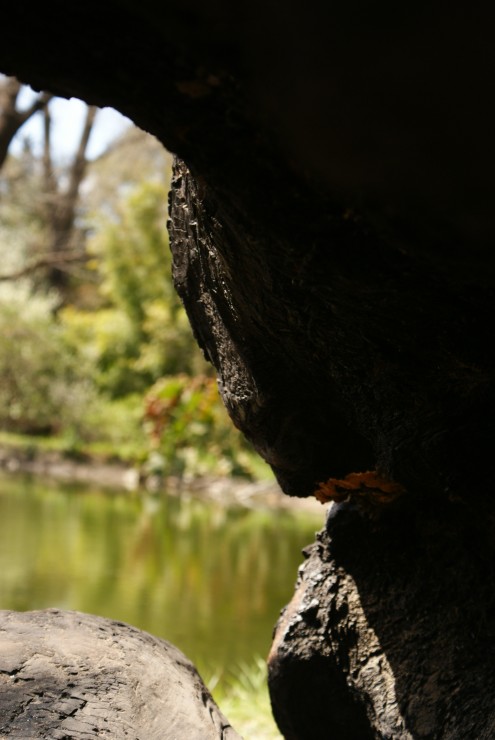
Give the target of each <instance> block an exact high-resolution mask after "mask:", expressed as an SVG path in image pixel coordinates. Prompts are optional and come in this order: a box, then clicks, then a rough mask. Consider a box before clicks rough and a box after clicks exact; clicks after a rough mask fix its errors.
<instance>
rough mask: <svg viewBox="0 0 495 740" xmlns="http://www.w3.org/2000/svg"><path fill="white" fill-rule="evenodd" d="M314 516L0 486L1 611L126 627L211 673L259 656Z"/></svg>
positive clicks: (9, 483)
mask: <svg viewBox="0 0 495 740" xmlns="http://www.w3.org/2000/svg"><path fill="white" fill-rule="evenodd" d="M322 519H323V515H322V517H321V518H319V517H316V516H313V515H311V516H310V515H308V514H304V513H301V512H298V513H297V514H296V513H290V512H285V511H251V510H246V509H241V508H231V509H228V510H227V509H224V508H222V507H220V506H219V505H216V504H214V503H211V502H203V501H199V500H197V499H187V500H185V499H182V500H179V499H178V498H169V497H165V496H163V497H161V496H160V497H153V496H144V497H143V495H142V494H140V495H138V494H130V493H128V492H125V493H108V492H103V491H98V490H94V489H93V490H88V489H81V488H77V489H76V488H69V487H64V488H62V487H60V486H54V485H50V486H47V485H46V484H42V483H40V482H39V481H29V480H19V479H18V478H16V479H14V478H11V477H1V478H0V608H2V609H17V610H25V609H39V608H44V607H49V606H56V607H60V608H64V609H78V610H81V611H86V612H91V613H94V614H100V615H103V616H107V617H112V618H115V619H119V620H122V621H126V622H130V623H131V624H134V625H136V626H138V627H141V628H142V629H145V630H148V631H149V632H152V633H153V634H155V635H158V636H160V637H164V638H166V639H168V640H170V641H171V642H173V643H175V644H176V645H178V647H180V648H181V649H182V650H184V652H185V653H186V654H187V655H188V656H189V657H190V658H191V659H192V660H193V661H194V662H195V663H196V664H197V665H198V667H199V668H200V670H202V671H204V672H206V673H212V672H215V673H220V674H222V675H226V674H227V673H228V670H229V668H234V669H235V666H236V665H237V664H238V663H240V662H245V661H246V662H248V661H250V660H252V658H253V656H255V655H263V656H264V655H266V653H267V651H268V649H269V645H270V639H271V632H272V628H273V625H274V623H275V620H276V618H277V615H278V613H279V611H280V608H281V607H282V606H283V605H284V604H285V603H286V602H287V600H288V599H289V598H290V596H291V594H292V591H293V587H294V581H295V578H296V573H297V567H298V565H299V563H300V562H301V560H302V557H301V548H302V547H304V546H305V545H306V544H308V543H309V542H311V541H312V540H313V539H314V533H315V531H316V530H317V529H318V528H320V526H321V525H322Z"/></svg>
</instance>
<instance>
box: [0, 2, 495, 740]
mask: <svg viewBox="0 0 495 740" xmlns="http://www.w3.org/2000/svg"><path fill="white" fill-rule="evenodd" d="M493 14H494V11H493V10H492V8H489V7H485V8H482V9H480V8H476V9H474V8H472V9H471V8H470V9H466V8H464V9H463V12H462V13H460V12H459V13H457V12H456V11H455V10H454V9H451V8H449V9H447V10H445V9H444V8H440V7H433V8H432V7H428V8H423V7H421V6H418V5H417V4H412V3H406V5H404V4H402V5H400V6H393V7H392V6H391V5H390V4H389V3H384V2H382V3H379V4H378V5H374V6H373V8H371V7H370V6H369V4H368V3H365V2H363V1H362V0H361V2H360V1H359V0H358V1H357V2H354V3H351V4H346V5H343V6H339V7H336V6H335V7H334V6H332V5H331V6H330V7H329V6H328V3H323V2H313V3H309V4H306V5H304V7H303V6H300V7H293V8H292V7H291V8H284V11H283V13H282V12H281V10H280V6H279V4H277V3H275V2H273V0H269V1H268V2H264V3H262V4H261V3H257V2H254V3H253V2H250V3H244V2H241V3H240V4H237V5H236V8H235V14H234V9H232V8H231V7H230V5H229V4H228V3H225V2H222V0H218V2H215V3H212V4H208V6H207V7H206V6H205V5H204V4H203V3H199V2H195V0H192V2H189V3H187V4H186V5H182V6H181V7H180V9H179V8H176V7H168V6H165V5H164V6H163V7H162V6H160V7H157V6H156V4H155V3H152V2H146V1H145V2H142V3H140V5H139V7H137V6H134V5H133V4H131V3H128V2H126V3H120V4H117V3H115V2H111V1H107V2H104V3H98V4H96V3H95V2H89V3H85V4H84V6H81V7H77V8H71V10H70V11H67V10H66V9H64V6H63V5H62V3H60V2H56V1H51V2H48V3H46V4H45V6H44V8H43V13H42V14H41V13H33V14H32V15H26V13H25V12H22V8H20V7H16V6H11V7H9V8H7V9H5V10H4V12H3V22H4V27H5V28H6V29H9V32H8V34H5V38H4V40H3V43H2V47H1V49H0V69H1V70H2V71H3V72H5V73H7V74H13V75H17V76H18V77H19V78H20V79H21V80H22V81H23V82H28V83H30V84H32V85H34V86H35V88H37V89H43V90H49V91H50V92H51V93H53V94H57V95H66V96H70V95H77V96H79V97H82V98H83V99H85V100H86V101H87V102H88V103H90V104H94V105H113V106H115V107H116V108H118V109H119V110H121V111H122V112H123V113H125V114H126V115H128V116H130V117H131V118H132V119H133V120H134V121H135V122H136V123H137V124H138V125H140V126H142V127H143V128H145V129H146V130H148V131H150V132H151V133H153V134H155V135H156V136H157V137H158V138H159V139H160V140H161V141H162V142H163V143H164V144H165V145H166V146H167V147H168V148H169V149H170V150H171V151H173V152H175V153H176V154H177V155H178V156H179V157H180V160H178V161H177V164H176V169H175V177H174V184H173V190H172V195H171V203H170V219H171V221H170V227H169V228H170V234H171V244H172V251H173V259H174V275H175V281H176V286H177V289H178V291H179V294H180V295H181V297H182V299H183V302H184V304H185V306H186V309H187V311H188V314H189V317H190V320H191V323H192V326H193V328H194V331H195V334H196V338H197V340H198V342H199V344H200V345H201V347H202V349H203V351H204V353H205V355H206V356H207V358H208V359H209V360H210V361H211V362H212V363H213V364H214V366H215V367H216V369H217V372H218V377H219V384H220V389H221V393H222V396H223V400H224V402H225V405H226V407H227V409H228V411H229V413H230V415H231V417H232V419H233V422H234V423H235V424H236V426H238V427H239V428H240V429H241V430H242V431H243V432H244V434H245V435H246V436H247V437H248V438H249V439H250V440H251V441H252V442H253V444H254V446H255V447H256V449H257V450H258V451H259V452H260V454H261V455H262V456H263V457H264V458H265V459H266V460H267V461H268V462H269V463H270V464H271V465H272V467H273V469H274V471H275V473H276V475H277V478H278V480H279V482H280V484H281V486H282V488H283V490H284V491H285V492H286V493H288V494H290V495H298V496H308V495H311V494H312V493H314V492H315V491H316V490H317V489H319V496H320V497H322V498H327V499H333V500H335V501H336V502H337V504H336V505H335V506H336V508H338V510H339V512H340V513H339V514H338V516H336V517H334V519H333V520H332V523H331V524H329V527H328V530H327V531H326V533H325V534H324V535H322V540H320V543H319V545H318V547H319V550H318V557H316V555H314V556H313V555H312V556H311V558H310V560H311V563H312V565H311V568H315V569H316V570H318V569H319V572H320V574H325V578H324V582H325V583H326V584H327V586H328V588H327V590H324V589H323V592H321V593H318V594H317V595H313V594H312V595H311V599H315V600H316V601H317V602H318V608H316V607H315V608H316V611H315V608H314V609H313V611H311V609H310V610H309V612H308V611H304V610H303V614H306V616H308V614H309V615H310V616H309V618H308V619H306V621H304V619H303V618H302V617H301V613H300V612H299V611H298V609H299V607H301V608H302V606H301V605H304V604H305V603H306V602H305V601H304V599H303V601H302V602H300V603H299V606H298V607H297V606H294V605H292V608H293V610H295V611H294V615H295V617H296V616H299V617H301V619H300V620H299V621H297V620H296V622H295V623H294V624H296V626H297V625H300V626H299V627H297V629H296V627H294V629H293V630H292V628H290V623H289V622H290V620H289V622H288V623H287V624H286V625H285V628H284V627H283V625H282V627H279V629H282V630H283V629H285V630H286V632H287V630H288V634H294V641H293V644H292V647H291V646H290V645H288V643H287V640H285V638H283V639H278V642H277V643H276V645H275V646H274V656H275V657H274V658H273V660H272V666H273V667H272V670H271V680H272V698H273V704H274V708H275V714H276V718H277V721H278V722H279V725H280V727H281V729H282V731H283V733H284V734H285V736H286V737H288V738H302V737H308V738H309V737H311V738H317V737H329V736H332V737H334V736H335V737H364V735H363V734H362V732H363V727H366V728H367V730H366V731H367V732H369V733H370V736H371V737H373V736H375V737H408V736H412V737H459V738H461V737H462V738H468V737H469V738H478V737H489V736H491V733H492V731H493V721H494V719H493V710H494V702H493V695H492V694H491V683H490V681H488V680H487V681H485V682H483V683H482V684H480V683H479V677H478V678H477V677H476V671H474V670H468V669H467V668H468V666H467V662H468V660H469V658H468V656H469V655H471V656H482V655H484V656H485V659H486V655H488V654H491V653H490V651H491V650H492V647H491V646H492V645H493V641H492V640H491V639H490V635H492V634H493V619H494V612H493V606H492V596H491V594H493V588H492V586H493V569H492V568H491V567H490V563H492V562H493V545H492V541H493V538H492V537H491V530H492V522H493V503H492V499H493V495H492V481H491V478H492V475H491V471H490V462H489V461H490V453H491V448H492V443H493V438H494V428H493V427H494V418H495V413H494V412H495V408H494V405H495V393H494V387H493V367H494V350H493V342H492V338H491V324H492V318H493V310H494V308H493V307H494V301H493V287H494V277H495V276H494V258H493V238H494V235H495V234H494V232H495V219H494V217H493V202H494V196H495V192H494V191H495V181H494V180H493V171H494V164H495V162H494V158H495V156H494V155H495V150H494V139H493V135H492V132H493V128H494V125H493V124H494V120H493V118H494V113H493V109H492V108H493V106H492V104H491V100H490V96H489V93H488V91H489V90H490V86H491V73H492V69H493V62H494V61H495V60H494V59H493V56H494V54H495V51H494V47H493V43H492V40H491V33H490V31H489V29H491V28H492V27H493V21H494V18H493ZM40 37H41V38H43V42H44V53H43V55H40V54H39V51H38V48H39V45H37V44H36V43H35V41H36V40H37V39H39V38H40ZM371 471H374V472H371ZM322 483H323V484H325V485H323V486H322V485H321V484H322ZM377 533H379V534H377ZM394 533H395V534H394ZM397 533H401V536H396V535H397ZM345 542H347V543H349V544H348V545H347V546H346V545H345V544H342V543H345ZM350 543H352V548H351V547H350ZM452 543H456V544H455V547H453V546H452ZM473 543H475V544H473ZM444 547H445V548H449V552H450V555H449V558H450V559H449V558H447V559H446V557H445V555H444V549H443V548H444ZM346 548H347V549H346ZM351 550H352V552H351ZM404 551H405V552H407V553H408V555H409V557H408V558H406V559H404ZM360 557H362V558H363V560H362V561H361V560H359V558H360ZM318 558H319V560H320V561H321V564H320V565H318V564H315V563H316V560H317V559H318ZM311 568H310V570H311ZM325 568H327V569H329V570H328V571H326V570H325ZM411 568H413V570H412V571H411V570H410V569H411ZM332 569H333V570H332ZM370 569H371V572H370ZM330 571H331V573H330ZM332 573H333V575H332ZM335 574H337V575H335ZM468 574H471V575H472V576H473V578H475V581H476V582H478V581H477V580H476V579H479V583H480V584H482V588H481V587H480V588H478V589H476V591H475V593H473V594H470V599H471V600H472V602H473V606H472V608H471V610H468V611H469V614H468V616H467V618H466V620H463V619H462V618H460V615H461V616H462V613H463V612H464V611H465V610H467V605H466V599H467V595H466V591H465V581H464V579H465V578H467V577H468ZM327 576H328V577H327ZM337 576H338V577H337ZM320 580H321V579H320ZM314 583H318V580H316V581H315V580H314V579H313V585H314ZM440 583H443V584H445V583H448V584H449V588H448V589H445V588H435V585H438V584H440ZM332 584H333V585H332ZM366 584H367V585H366ZM370 584H373V588H371V586H370ZM418 584H423V586H424V588H423V590H422V589H421V588H419V585H418ZM356 589H357V592H359V596H360V598H359V599H358V598H357V596H356ZM309 593H310V591H308V594H309ZM335 594H337V595H335ZM413 597H414V598H413ZM339 598H340V599H341V601H340V602H339V604H340V606H339V604H337V602H338V601H339ZM296 599H297V596H296ZM311 599H310V601H309V602H308V603H311ZM390 599H392V601H393V603H399V602H400V603H403V604H407V605H408V610H407V614H404V613H402V614H401V613H397V614H396V618H395V621H391V620H390V612H388V613H386V604H387V603H391V602H390ZM358 601H359V604H358ZM344 603H345V604H346V606H345V609H347V610H348V611H349V613H352V611H353V610H354V611H356V610H358V612H359V615H361V616H359V617H356V619H355V620H354V621H353V620H352V619H347V617H346V616H345V615H343V613H341V612H340V611H339V609H340V608H341V607H342V604H344ZM380 604H382V606H380ZM342 608H344V607H342ZM320 610H323V612H324V614H325V616H324V617H323V616H322V614H320ZM356 613H357V612H356ZM445 614H449V615H451V617H452V618H451V619H445ZM311 615H313V616H311ZM362 615H364V616H362ZM425 615H426V616H425ZM456 615H457V616H456ZM474 615H476V617H475V616H474ZM295 617H294V618H295ZM361 617H362V618H361ZM301 620H302V621H301ZM303 622H304V625H306V627H307V630H306V627H305V629H303V628H302V626H301V625H302V624H303ZM475 624H477V625H478V629H477V630H476V629H474V625H475ZM289 628H290V629H289ZM291 630H292V632H291ZM305 630H306V631H305ZM473 630H474V633H473ZM371 633H373V635H374V637H373V639H372V638H371V637H369V634H371ZM284 634H285V633H284ZM316 634H318V635H320V637H321V639H322V643H321V645H319V643H318V645H319V647H317V648H315V645H316V644H317V643H315V641H314V640H313V642H312V641H311V640H312V636H313V637H314V636H315V635H316ZM471 634H474V637H470V636H469V635H471ZM366 635H368V638H366ZM440 636H441V638H442V643H441V644H442V646H443V649H442V651H440V652H438V651H437V652H435V650H434V649H433V647H435V646H436V648H438V646H439V644H440V643H439V640H440ZM296 638H297V639H296ZM337 638H339V639H337ZM366 639H368V643H367V648H366V649H369V652H368V654H367V655H368V657H367V658H366V664H367V665H368V666H369V671H370V672H371V673H372V674H373V675H374V676H375V678H376V680H369V676H367V675H365V674H366V672H365V671H363V670H360V671H357V673H356V671H354V673H353V674H352V676H351V673H352V671H351V668H350V666H351V667H352V665H353V661H354V660H356V661H358V663H359V659H358V658H359V656H358V657H356V655H355V654H354V653H353V655H352V656H351V657H350V658H349V660H347V661H345V660H343V659H342V655H341V654H340V653H339V650H340V651H342V650H343V649H344V648H343V647H342V645H344V646H346V645H347V647H348V649H349V650H350V651H351V653H352V650H355V646H356V645H357V644H361V643H360V641H361V642H362V641H363V640H364V641H365V642H366ZM370 640H371V642H370ZM373 640H376V641H377V644H378V647H377V646H376V645H375V647H376V651H375V652H373V650H372V649H371V648H370V645H371V644H372V643H373ZM470 640H474V643H471V642H470ZM397 641H398V642H399V643H401V644H402V645H407V646H409V648H410V650H411V657H410V658H408V659H406V657H405V656H404V654H403V652H402V651H401V649H399V648H398V646H397V644H398V642H397ZM310 644H312V645H313V648H312V651H308V649H307V648H308V646H309V645H310ZM373 644H375V643H373ZM339 645H340V648H339ZM418 645H419V646H422V649H423V648H424V650H430V658H431V656H432V655H440V653H441V654H442V655H443V656H444V663H445V664H446V663H448V670H447V671H446V672H445V683H444V684H443V685H441V686H440V684H441V683H442V682H441V680H440V678H439V673H441V671H442V667H443V666H442V662H441V661H440V662H438V661H437V662H435V661H434V660H433V658H431V659H426V658H425V659H424V661H422V659H421V657H420V654H419V653H420V651H419V648H418ZM352 646H354V647H352ZM456 646H457V647H456ZM459 646H461V647H460V648H459ZM469 646H471V648H472V650H470V648H469ZM430 648H431V649H430ZM345 649H347V648H345ZM363 650H364V652H363V655H365V654H366V650H365V649H364V648H363ZM380 650H381V651H382V653H383V655H384V660H385V659H386V663H387V666H386V667H385V668H383V665H384V664H383V662H382V664H380V665H379V664H378V663H377V662H376V661H375V663H373V661H372V660H371V661H370V659H369V658H370V656H373V655H375V656H376V655H378V652H379V651H380ZM456 650H457V652H456ZM277 651H278V652H277ZM406 652H407V650H406ZM408 660H409V662H408ZM480 660H481V657H480ZM356 665H357V663H356ZM480 670H481V675H484V674H483V670H484V669H480ZM350 671H351V672H350ZM373 672H374V673H373ZM405 676H412V677H413V678H412V679H411V681H408V680H406V679H405V678H404V677H405ZM415 676H416V677H417V681H415V680H414V677H415ZM419 676H421V677H422V678H421V680H420V678H419ZM350 677H351V678H352V680H351V678H350ZM394 677H395V678H394ZM310 680H314V682H315V683H314V685H315V686H316V687H317V686H322V685H325V686H326V687H327V692H326V696H331V695H332V693H333V695H334V696H335V697H340V698H338V699H335V700H334V703H333V704H332V700H331V699H325V698H322V699H321V702H323V704H324V706H323V707H322V705H321V702H320V704H318V702H317V697H318V696H320V695H321V692H320V693H318V692H317V691H316V690H315V691H312V689H311V686H312V684H311V683H310ZM394 681H395V684H394ZM383 682H385V683H386V684H387V687H388V688H387V691H388V693H387V692H385V694H384V690H383V686H384V683H383ZM392 684H394V685H395V688H393V686H392ZM391 686H392V688H390V687H391ZM308 687H310V688H309V689H308ZM456 691H458V692H459V691H462V692H463V696H464V697H465V702H464V704H462V703H459V702H457V703H456V700H455V699H449V697H451V696H454V695H455V692H456ZM394 692H395V693H394ZM384 695H385V696H387V697H388V699H387V701H386V702H383V701H381V700H380V701H379V700H378V697H379V696H381V697H383V696H384ZM435 697H437V700H436V699H435ZM380 702H381V703H380ZM435 702H436V703H435ZM433 706H436V707H437V710H436V711H433V709H431V711H429V709H428V708H429V707H430V708H431V707H433ZM339 707H340V709H339ZM428 712H429V713H428ZM301 717H304V718H305V720H304V722H302V721H301ZM394 728H395V729H394ZM331 733H333V734H331ZM359 733H361V734H359ZM387 733H388V734H387ZM394 733H395V734H394ZM401 733H402V734H401Z"/></svg>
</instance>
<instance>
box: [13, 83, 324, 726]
mask: <svg viewBox="0 0 495 740" xmlns="http://www.w3.org/2000/svg"><path fill="white" fill-rule="evenodd" d="M59 103H60V101H58V100H57V99H56V98H52V96H50V95H49V94H46V93H35V92H33V91H30V90H28V89H27V88H25V87H24V86H22V85H21V84H20V83H19V82H17V81H16V80H14V79H12V78H6V77H1V76H0V336H1V337H2V341H1V342H0V453H1V452H2V451H3V450H4V449H5V448H14V449H17V448H22V449H23V450H27V451H28V453H29V454H31V451H34V452H35V454H38V453H39V451H40V450H41V451H47V452H48V451H50V450H56V451H60V452H61V453H62V454H63V455H68V456H70V457H76V458H82V459H87V458H89V461H90V462H91V463H94V462H95V461H97V460H101V461H103V462H107V461H110V462H111V461H114V460H117V461H123V462H125V463H126V464H127V465H130V466H133V467H134V468H135V470H136V471H137V472H138V473H139V476H137V477H140V479H141V481H143V482H145V483H148V490H146V489H145V488H144V489H143V488H142V487H141V488H139V489H138V490H134V491H133V492H130V491H129V490H119V491H109V490H105V489H103V488H100V487H98V486H97V487H96V489H91V488H88V487H83V488H81V487H77V486H73V485H72V484H67V483H64V484H60V483H58V484H57V483H54V481H53V480H43V479H39V478H36V477H35V478H32V477H30V476H24V475H23V473H22V465H21V466H20V467H21V471H20V475H19V473H18V474H16V475H15V476H12V475H10V474H5V473H2V474H1V475H0V608H2V609H17V610H24V609H37V608H45V607H49V606H53V607H59V608H65V609H80V610H82V611H88V612H93V613H96V614H101V615H105V616H108V617H112V618H115V619H121V620H124V621H128V622H130V623H132V624H134V625H136V626H137V627H140V628H141V629H145V630H148V631H151V632H152V633H153V634H156V635H158V636H162V637H165V638H167V639H169V640H171V641H173V642H175V643H176V644H177V645H178V646H179V647H180V648H182V649H183V650H184V651H185V652H186V653H187V654H188V655H189V656H190V657H191V658H192V659H193V660H194V661H195V662H196V664H197V665H198V667H199V668H200V670H201V672H202V674H203V678H204V679H205V680H206V682H207V684H208V685H209V686H210V688H211V689H212V691H213V694H214V697H215V698H216V699H217V701H218V702H219V704H220V706H221V708H222V710H223V711H224V712H225V714H226V715H227V716H228V717H229V719H230V720H231V721H232V722H233V724H234V726H236V728H237V729H238V730H239V731H240V732H241V733H242V734H243V735H244V736H245V737H246V738H247V737H252V738H256V739H257V740H272V739H273V738H279V737H280V735H279V733H278V731H277V730H276V728H275V725H274V722H273V719H272V717H271V711H270V704H269V698H268V692H267V686H266V666H265V661H264V656H266V654H267V652H268V649H269V645H270V637H271V631H272V627H273V625H274V623H275V621H276V619H277V616H278V613H279V610H280V608H281V607H282V606H283V604H285V603H286V602H287V601H288V599H289V598H290V597H291V594H292V591H293V584H294V581H295V579H296V574H297V565H298V563H299V562H300V560H301V557H302V556H301V554H300V552H301V548H302V547H303V546H304V545H306V544H307V543H308V542H310V541H311V540H312V539H313V535H314V531H315V530H316V529H317V528H319V527H320V526H321V524H322V521H321V520H322V517H323V512H322V513H321V515H316V514H314V513H313V514H309V513H308V515H307V516H306V515H305V512H300V511H293V510H289V509H288V508H286V509H282V508H280V510H278V511H277V510H275V509H274V508H273V509H269V508H267V507H265V508H261V509H258V508H256V506H255V505H254V504H253V503H252V501H250V499H249V498H246V502H245V505H242V506H241V504H240V501H239V500H237V503H235V502H234V503H232V502H231V504H230V505H229V506H228V507H226V506H225V505H223V504H222V503H221V502H220V501H219V500H215V497H214V496H210V497H208V495H203V497H202V498H197V497H195V496H194V495H193V493H192V485H189V487H188V480H189V481H190V479H191V478H193V477H204V479H205V481H207V482H208V484H209V485H211V484H212V483H213V482H212V481H211V477H215V476H222V477H224V478H225V479H227V477H231V476H242V477H244V478H247V479H251V480H253V479H257V480H259V479H260V478H261V479H263V478H269V479H270V480H273V476H272V474H271V472H270V470H269V469H268V466H266V465H265V464H264V463H263V462H262V461H261V459H260V458H259V457H258V456H257V455H256V454H255V453H254V451H253V450H252V449H250V447H249V445H248V444H247V443H246V441H245V440H244V439H243V438H242V436H241V435H240V433H238V432H237V430H235V428H234V427H233V425H232V423H231V422H230V420H229V418H228V416H227V413H226V411H225V409H224V407H223V405H222V403H221V400H220V397H219V393H218V390H217V384H216V378H215V375H214V372H213V369H212V368H211V366H209V365H208V364H207V363H206V362H205V360H204V358H203V356H202V354H201V352H200V350H199V349H198V347H197V345H196V343H195V340H194V338H193V336H192V332H191V329H190V327H189V324H188V321H187V318H186V315H185V312H184V309H183V307H182V305H181V303H180V301H179V299H178V297H177V295H176V293H175V291H174V289H173V285H172V278H171V257H170V252H169V246H168V237H167V230H166V221H167V195H168V189H169V184H170V175H171V156H170V155H169V154H168V153H167V152H166V151H165V150H164V149H163V147H162V145H161V144H160V143H159V142H158V141H156V140H155V139H154V138H153V137H151V136H149V135H147V134H145V133H144V132H143V131H141V130H139V129H137V128H136V127H134V126H132V125H131V124H130V123H129V124H128V125H125V126H120V131H119V134H118V135H114V136H110V137H109V136H108V135H107V138H106V142H105V145H104V146H101V145H100V146H99V147H98V150H97V153H96V154H95V152H94V148H93V149H92V141H94V140H95V138H98V137H99V132H100V131H101V127H102V126H103V120H104V118H103V117H104V115H105V111H103V112H102V111H97V110H96V109H94V108H92V107H88V106H85V105H84V104H82V103H80V101H79V102H78V105H79V114H78V121H77V126H76V125H75V123H74V121H73V120H72V121H71V123H70V124H69V126H66V127H65V134H64V135H63V136H60V134H57V133H56V132H57V125H58V121H57V111H58V110H59V108H58V106H59ZM35 120H36V122H37V127H38V131H37V134H36V135H32V133H29V132H30V130H31V132H32V130H33V129H32V128H31V129H30V128H29V126H30V124H31V123H32V122H33V121H35ZM71 128H77V132H76V134H74V132H73V131H72V130H71ZM100 138H101V137H100ZM69 139H70V140H71V141H72V144H70V145H69V144H68V140H69ZM95 467H98V466H95ZM100 474H101V469H100ZM171 477H173V478H174V480H175V482H176V481H177V479H178V480H179V483H182V482H184V485H179V486H177V487H175V488H174V490H175V491H176V492H177V490H178V491H180V496H175V497H174V496H170V495H168V494H169V492H170V490H171V488H172V486H170V485H169V486H167V483H170V478H171ZM216 483H221V484H222V485H223V484H226V485H227V486H230V485H231V482H230V481H229V480H223V481H216ZM151 484H153V485H151ZM269 487H270V486H269V485H268V486H266V485H265V484H263V483H262V484H260V486H258V488H260V489H264V488H269ZM250 488H257V486H254V487H253V486H250ZM203 490H204V489H203ZM271 504H272V506H274V505H275V502H274V501H273V499H271Z"/></svg>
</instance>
